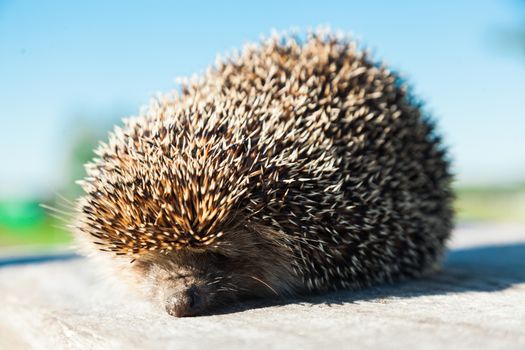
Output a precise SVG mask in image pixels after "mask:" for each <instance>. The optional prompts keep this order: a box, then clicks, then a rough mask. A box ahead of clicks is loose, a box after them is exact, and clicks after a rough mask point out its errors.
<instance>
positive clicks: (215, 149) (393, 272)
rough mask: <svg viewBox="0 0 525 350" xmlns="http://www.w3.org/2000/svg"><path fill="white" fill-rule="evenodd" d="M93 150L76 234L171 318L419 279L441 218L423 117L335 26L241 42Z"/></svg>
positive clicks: (440, 157)
mask: <svg viewBox="0 0 525 350" xmlns="http://www.w3.org/2000/svg"><path fill="white" fill-rule="evenodd" d="M96 154H97V158H95V159H94V160H93V161H92V163H90V164H88V165H86V168H87V174H88V175H87V176H88V177H86V178H85V179H84V180H83V181H81V185H82V187H83V189H84V191H85V195H84V196H83V197H82V198H81V199H80V200H79V205H78V215H77V216H78V219H77V221H76V224H75V226H76V229H77V231H78V233H79V236H80V237H81V238H84V239H85V238H88V237H89V239H88V242H87V244H88V245H89V247H90V248H92V247H99V248H100V250H102V251H104V252H108V253H101V254H102V255H106V256H107V258H109V259H110V260H111V264H113V265H114V266H118V267H119V268H120V269H121V270H119V272H118V274H120V275H122V274H125V275H126V276H127V277H128V278H132V279H131V280H130V281H131V283H132V284H133V285H134V286H136V287H137V289H139V290H142V291H143V292H144V294H146V295H147V296H149V297H152V298H154V299H156V300H158V301H160V302H161V303H162V305H163V306H164V307H165V308H166V310H167V312H168V313H170V314H172V315H175V316H191V315H198V314H202V313H204V312H208V311H209V310H210V308H212V307H216V306H219V305H225V304H230V303H234V302H235V301H237V300H240V299H245V298H251V297H272V296H273V297H276V296H290V295H298V294H305V293H313V292H323V291H328V290H336V289H356V288H362V287H366V286H370V285H372V284H376V283H382V282H391V281H394V280H397V279H400V278H405V277H415V276H421V275H422V274H424V273H426V272H429V271H432V270H433V269H434V268H435V267H436V265H437V263H438V262H439V260H440V257H441V255H442V253H443V251H444V247H445V242H446V240H447V238H448V237H449V234H450V231H451V227H452V209H451V199H452V193H451V189H450V182H451V175H450V173H449V164H448V161H447V158H446V154H445V150H444V148H443V147H442V145H441V141H440V138H439V137H438V136H437V135H436V134H435V132H434V127H433V125H432V123H431V122H429V120H428V119H427V118H426V117H425V116H424V115H423V114H422V111H421V108H420V105H419V104H418V103H415V102H414V101H413V99H412V98H411V97H410V96H409V94H408V93H407V90H406V89H405V88H404V87H403V86H401V84H400V81H399V78H398V77H397V76H396V75H395V74H394V73H392V71H390V70H388V69H387V68H385V67H383V66H380V65H378V64H377V63H375V62H373V61H372V60H370V59H369V58H368V56H367V55H366V53H364V52H360V51H358V50H357V49H356V45H355V43H354V42H352V41H351V40H348V39H344V38H340V37H338V36H336V35H333V34H326V33H324V34H321V33H313V34H309V35H308V36H307V37H306V38H304V39H302V40H301V39H298V38H297V37H295V36H287V37H285V38H276V37H274V38H271V39H268V40H267V41H265V42H263V43H261V44H259V45H251V46H247V47H245V49H244V50H243V51H242V53H240V54H239V55H237V56H235V57H232V58H229V59H227V60H225V61H223V62H219V63H217V64H216V65H215V66H214V67H213V68H211V69H209V70H208V71H207V73H206V74H205V75H204V76H203V77H201V78H200V79H194V80H192V81H190V82H187V83H185V84H183V85H182V88H181V92H180V94H177V93H174V95H173V96H170V97H160V98H158V99H157V100H155V101H154V102H152V104H151V105H150V106H149V108H148V109H147V110H144V111H143V112H142V113H141V115H140V116H138V117H134V118H130V119H127V120H125V126H124V127H123V128H119V127H116V128H115V130H114V132H113V133H111V134H110V137H109V142H108V143H107V144H103V143H102V144H101V145H100V147H98V149H97V150H96ZM93 244H94V245H93ZM130 261H132V264H130V263H129V262H130ZM122 262H124V263H122Z"/></svg>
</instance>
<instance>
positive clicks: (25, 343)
mask: <svg viewBox="0 0 525 350" xmlns="http://www.w3.org/2000/svg"><path fill="white" fill-rule="evenodd" d="M451 247H452V249H451V252H450V253H449V255H448V258H447V260H446V264H445V268H444V270H443V271H442V272H440V273H438V274H436V275H435V276H433V277H431V278H428V279H424V280H418V281H410V282H405V283H399V284H396V285H394V286H384V287H377V288H372V289H368V290H365V291H360V292H354V293H350V292H340V293H332V294H328V295H323V296H317V297H310V298H306V299H303V300H295V301H288V302H286V303H281V304H280V305H268V304H264V303H262V302H254V303H250V304H244V305H240V306H236V307H234V308H233V309H230V310H224V311H223V312H222V313H221V314H217V315H212V316H203V317H197V318H184V319H176V318H172V317H170V316H168V315H167V314H165V313H164V312H162V311H159V310H156V309H154V308H153V307H152V306H151V305H149V304H148V303H146V302H144V301H140V300H134V299H128V298H127V297H126V298H123V297H122V296H121V295H116V294H114V293H111V292H108V289H107V286H106V285H105V284H104V283H103V282H102V281H101V280H100V279H99V277H97V273H96V271H94V270H93V266H92V265H91V263H90V262H89V261H88V260H86V259H74V260H70V259H67V260H64V261H62V260H59V261H54V262H48V263H38V264H35V262H37V261H25V262H26V263H24V264H20V263H10V264H7V263H5V264H3V266H0V300H1V303H0V348H1V349H4V348H5V349H25V348H38V349H56V348H60V349H62V348H66V349H117V348H118V349H120V348H126V349H165V348H184V349H200V348H208V349H214V350H215V349H222V348H227V349H231V348H251V349H259V348H260V349H266V348H277V349H287V348H302V349H323V348H345V349H346V348H356V349H357V348H364V349H368V348H371V349H372V348H374V349H376V348H401V347H402V348H405V349H406V348H414V349H421V348H428V349H442V348H443V347H446V346H448V347H454V348H457V349H476V350H479V349H496V348H501V349H525V227H524V226H515V225H466V226H462V227H460V228H458V229H457V230H456V233H455V237H454V240H453V242H452V244H451ZM4 262H5V261H4Z"/></svg>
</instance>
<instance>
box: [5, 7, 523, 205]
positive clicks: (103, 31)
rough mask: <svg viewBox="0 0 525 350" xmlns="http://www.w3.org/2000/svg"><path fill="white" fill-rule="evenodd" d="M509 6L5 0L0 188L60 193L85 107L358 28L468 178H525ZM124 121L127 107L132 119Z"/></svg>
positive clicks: (103, 106) (127, 99)
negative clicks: (505, 32) (419, 104)
mask: <svg viewBox="0 0 525 350" xmlns="http://www.w3.org/2000/svg"><path fill="white" fill-rule="evenodd" d="M524 16H525V6H520V5H519V4H518V3H516V2H514V1H433V2H429V1H395V2H394V1H366V2H365V1H359V2H357V1H355V2H354V1H319V2H313V1H301V2H299V1H297V2H292V1H282V0H281V1H264V2H261V1H224V2H219V1H214V2H211V1H210V2H198V1H180V2H177V3H176V2H174V1H172V2H168V1H142V2H138V1H83V2H81V1H75V2H73V1H36V0H35V1H2V0H0V106H1V108H0V125H1V128H2V131H3V132H2V137H1V138H0V146H1V148H0V150H1V151H0V164H2V166H1V168H0V197H4V196H26V195H29V194H32V193H39V194H42V193H46V192H49V191H51V192H52V191H54V190H56V188H57V186H59V185H60V184H61V183H62V182H63V181H65V179H66V178H67V176H66V174H65V170H64V169H65V157H66V154H65V150H66V147H67V141H68V140H69V139H68V138H69V135H68V132H69V130H70V129H71V124H72V123H75V122H76V121H75V119H74V116H75V115H78V114H79V111H81V113H82V114H83V115H85V116H87V118H91V119H92V121H93V123H103V122H104V119H107V118H108V115H111V113H113V112H112V111H119V113H123V114H129V113H136V112H137V111H138V110H139V107H140V106H141V105H143V104H145V103H147V101H148V99H149V97H151V96H152V95H154V94H155V93H156V92H158V91H168V90H170V89H173V88H175V87H176V85H175V77H177V76H187V75H191V74H192V73H196V72H201V71H203V70H204V69H205V68H206V67H207V66H208V65H209V64H211V63H213V61H214V58H215V56H216V55H217V54H218V53H224V52H226V51H228V50H231V49H233V48H236V47H237V48H238V47H241V46H242V44H243V43H245V42H246V41H253V40H257V39H258V38H259V35H260V34H268V33H269V32H270V29H272V28H277V29H286V28H290V27H299V28H308V27H312V26H313V27H315V26H318V25H330V26H331V27H332V28H335V29H341V30H343V31H345V32H350V33H354V34H355V35H356V36H357V37H358V38H360V39H361V40H362V42H363V43H364V44H366V45H367V46H368V47H369V48H371V49H372V50H373V52H374V53H375V56H376V57H377V58H378V59H383V60H385V61H386V62H388V63H389V64H391V65H392V66H393V67H394V68H395V69H397V70H400V71H402V72H403V73H404V75H405V76H406V77H407V78H408V80H409V82H410V83H411V84H412V85H414V87H415V92H416V94H417V95H419V96H420V97H422V98H423V99H424V100H425V101H427V108H428V110H429V111H430V112H431V113H433V114H434V116H435V118H436V119H437V120H438V125H439V127H440V130H441V131H442V133H443V134H444V135H445V139H446V141H447V143H448V145H449V146H450V149H451V151H452V156H453V158H454V160H455V166H454V171H455V172H456V173H457V175H458V179H459V181H460V182H462V183H495V182H506V181H513V180H520V179H521V180H523V179H525V156H524V153H525V152H524V150H525V137H524V135H523V134H524V132H525V108H524V101H525V59H523V58H521V57H517V56H513V55H512V54H511V53H509V52H502V50H501V48H499V46H498V45H495V44H494V43H493V42H492V41H491V40H493V39H494V37H495V36H494V32H496V31H497V30H498V29H500V28H506V27H512V26H517V25H518V24H519V23H520V21H523V20H525V17H524ZM123 116H124V115H123Z"/></svg>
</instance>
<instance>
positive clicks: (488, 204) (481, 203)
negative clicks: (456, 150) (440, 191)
mask: <svg viewBox="0 0 525 350" xmlns="http://www.w3.org/2000/svg"><path fill="white" fill-rule="evenodd" d="M456 193H457V199H456V203H455V208H456V213H457V217H458V219H459V221H462V220H463V221H465V220H468V221H514V222H525V183H523V184H517V185H509V186H498V187H475V186H469V187H459V188H457V189H456Z"/></svg>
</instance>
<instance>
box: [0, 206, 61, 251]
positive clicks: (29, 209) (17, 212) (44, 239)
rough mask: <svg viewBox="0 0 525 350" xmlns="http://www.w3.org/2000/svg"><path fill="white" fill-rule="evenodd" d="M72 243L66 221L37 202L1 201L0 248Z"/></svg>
mask: <svg viewBox="0 0 525 350" xmlns="http://www.w3.org/2000/svg"><path fill="white" fill-rule="evenodd" d="M69 242H71V235H70V234H69V233H68V232H67V230H66V228H65V224H64V223H63V222H62V221H60V220H58V219H55V218H53V217H52V216H50V215H49V213H47V212H46V211H45V210H44V209H43V208H41V207H40V205H39V203H38V202H37V201H11V202H1V203H0V247H6V246H21V245H32V246H49V245H56V244H65V243H69Z"/></svg>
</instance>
